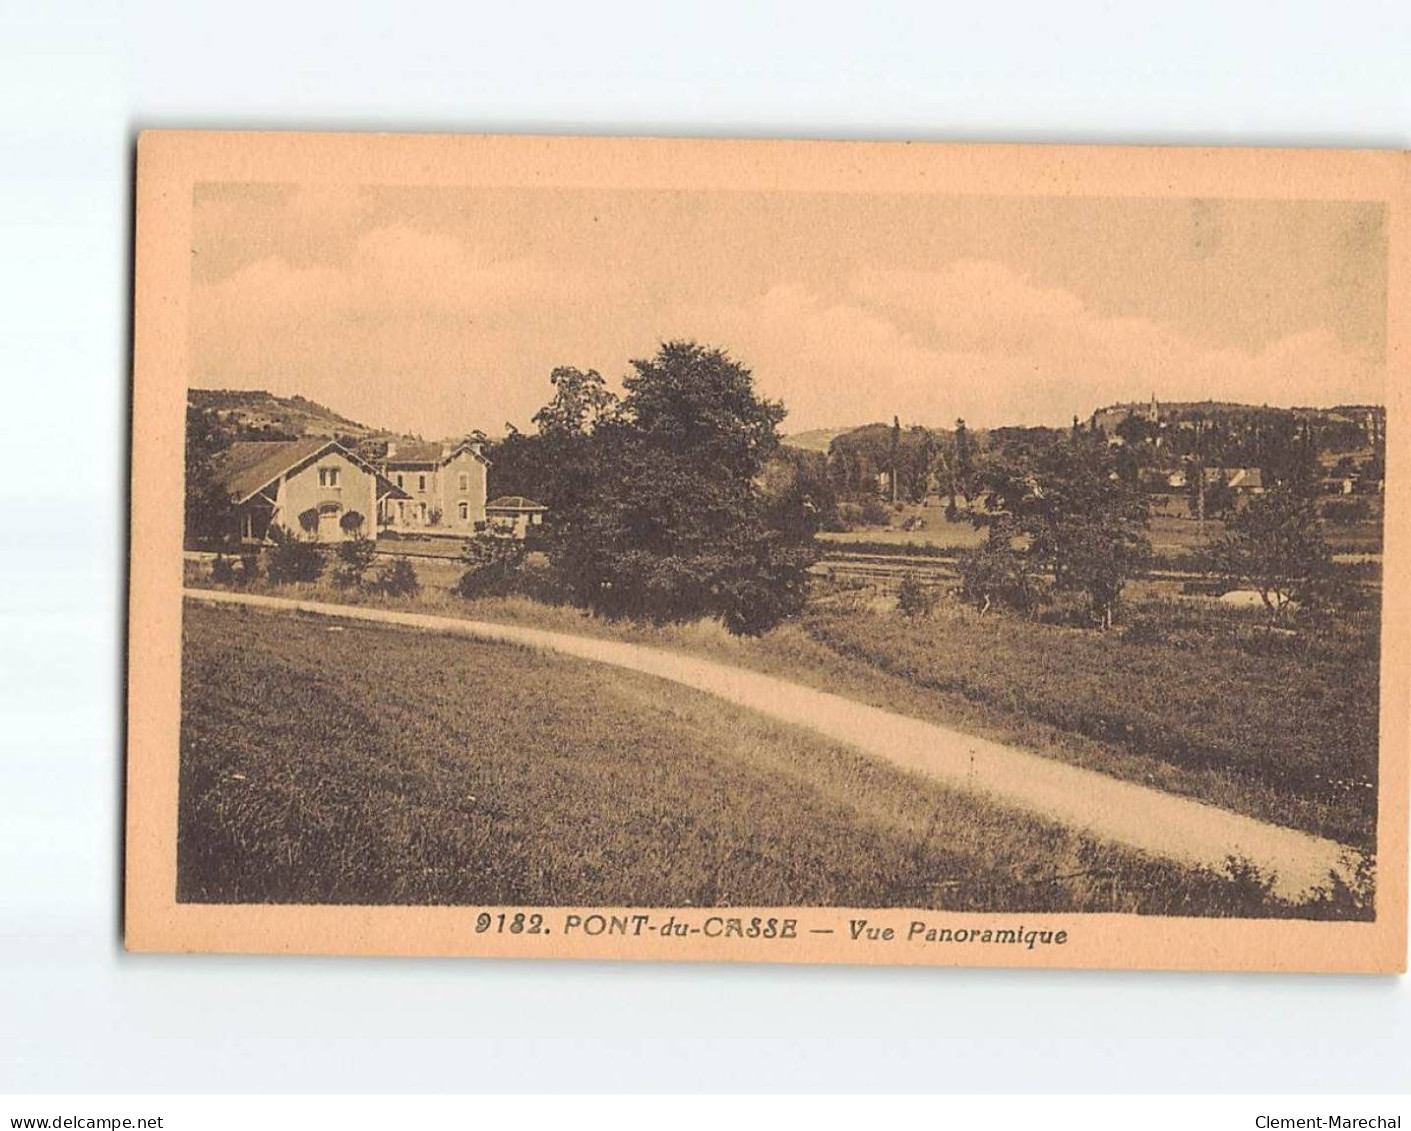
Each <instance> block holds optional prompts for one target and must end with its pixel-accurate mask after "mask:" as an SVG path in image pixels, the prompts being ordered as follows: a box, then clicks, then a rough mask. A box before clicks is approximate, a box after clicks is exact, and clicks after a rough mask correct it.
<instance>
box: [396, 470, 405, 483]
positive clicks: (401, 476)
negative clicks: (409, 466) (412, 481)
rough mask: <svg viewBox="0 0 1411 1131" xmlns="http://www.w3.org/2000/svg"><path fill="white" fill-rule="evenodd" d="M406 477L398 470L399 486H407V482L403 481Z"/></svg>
mask: <svg viewBox="0 0 1411 1131" xmlns="http://www.w3.org/2000/svg"><path fill="white" fill-rule="evenodd" d="M404 478H405V477H404V476H403V475H402V473H401V472H400V471H399V472H397V486H398V487H405V486H406V483H405V482H403V480H404Z"/></svg>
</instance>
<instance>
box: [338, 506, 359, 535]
mask: <svg viewBox="0 0 1411 1131" xmlns="http://www.w3.org/2000/svg"><path fill="white" fill-rule="evenodd" d="M338 528H339V529H340V530H342V531H343V533H344V534H357V533H358V531H360V530H361V529H362V528H363V516H362V515H361V514H360V513H359V512H358V511H344V512H343V517H342V518H340V519H339V520H338Z"/></svg>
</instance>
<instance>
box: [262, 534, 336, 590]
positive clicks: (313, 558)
mask: <svg viewBox="0 0 1411 1131" xmlns="http://www.w3.org/2000/svg"><path fill="white" fill-rule="evenodd" d="M323 566H324V561H323V552H322V551H321V550H320V549H319V548H318V547H317V546H315V545H314V544H313V543H312V542H301V541H299V540H298V539H297V538H280V539H279V540H278V541H277V542H275V544H274V547H273V549H271V550H270V552H269V562H268V563H267V566H266V572H267V573H268V574H269V579H270V580H271V581H273V582H274V583H275V584H276V585H289V584H292V583H294V582H298V581H317V580H318V579H319V577H320V576H321V575H322V574H323Z"/></svg>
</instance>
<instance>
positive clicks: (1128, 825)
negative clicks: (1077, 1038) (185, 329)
mask: <svg viewBox="0 0 1411 1131" xmlns="http://www.w3.org/2000/svg"><path fill="white" fill-rule="evenodd" d="M183 593H184V595H185V596H186V597H187V598H188V599H190V600H195V601H204V602H207V603H209V604H216V605H247V606H254V607H256V608H264V609H277V610H285V611H290V612H295V611H297V612H302V613H312V614H316V615H321V616H330V617H339V618H341V619H344V620H358V621H371V622H373V623H376V624H394V625H403V626H406V627H410V628H418V629H424V630H426V631H428V632H437V633H443V634H448V635H453V636H467V637H472V638H474V639H477V640H491V641H497V642H500V643H506V644H518V645H522V646H526V647H529V648H535V649H540V650H544V651H551V652H558V653H562V654H564V655H568V656H576V657H578V658H580V659H584V660H591V661H593V662H595V663H600V664H611V665H613V666H614V667H619V668H627V669H629V670H631V671H636V672H643V673H645V674H647V675H652V676H656V677H658V678H660V679H668V680H671V681H672V682H673V683H680V684H684V685H685V686H687V687H693V688H696V689H697V690H699V691H704V692H706V693H707V694H710V695H715V696H717V697H719V698H721V699H724V700H726V701H727V702H730V703H734V704H736V705H738V706H741V707H747V708H749V709H750V710H752V711H757V712H759V713H760V714H762V715H765V716H767V717H769V718H771V719H777V720H778V721H780V722H785V723H790V724H792V725H794V726H799V727H804V728H806V729H808V730H812V731H815V732H817V733H818V734H821V735H824V736H826V737H828V738H831V739H834V740H837V741H840V742H844V743H847V744H848V745H850V746H852V747H854V748H856V749H858V750H862V751H865V752H866V753H868V754H871V755H873V756H874V757H877V758H883V759H885V760H887V761H888V762H892V763H893V764H895V765H898V766H901V767H903V768H905V769H908V770H914V771H916V772H919V773H922V774H926V775H927V776H929V777H932V778H935V779H937V780H938V781H941V782H943V783H945V784H946V785H948V786H952V787H955V788H959V789H965V790H971V791H974V792H976V793H983V794H988V795H990V796H991V797H993V798H995V799H996V800H998V801H1000V802H1003V803H1006V804H1009V805H1015V806H1018V807H1020V808H1023V809H1028V810H1031V811H1033V812H1034V813H1036V814H1038V815H1039V816H1041V817H1046V818H1049V819H1051V820H1055V821H1058V822H1060V823H1062V824H1064V825H1066V826H1068V827H1069V828H1072V829H1075V830H1079V831H1084V832H1088V833H1090V834H1092V835H1093V836H1095V837H1098V838H1101V839H1104V840H1110V841H1116V842H1118V843H1120V844H1125V845H1129V846H1131V847H1133V848H1137V849H1140V850H1142V851H1144V852H1149V853H1152V854H1153V855H1157V856H1163V857H1166V858H1168V859H1171V860H1178V861H1181V862H1183V863H1187V864H1195V865H1200V864H1203V865H1207V866H1209V867H1212V868H1215V869H1220V868H1222V867H1223V866H1224V864H1225V861H1226V860H1227V858H1228V857H1230V856H1232V855H1233V856H1238V857H1243V858H1246V859H1248V860H1250V861H1252V862H1253V863H1255V864H1257V865H1258V866H1259V867H1260V868H1261V869H1263V870H1264V871H1265V872H1266V873H1273V874H1275V876H1276V883H1275V891H1276V892H1277V893H1278V894H1280V895H1282V896H1284V897H1286V898H1290V899H1296V898H1298V897H1299V896H1302V895H1304V894H1305V893H1307V892H1308V891H1309V889H1310V888H1313V887H1316V886H1318V885H1322V884H1326V882H1327V879H1328V873H1329V872H1332V871H1336V872H1338V873H1340V874H1344V875H1346V874H1347V872H1348V863H1347V862H1348V859H1349V858H1351V859H1353V860H1355V857H1356V854H1355V852H1354V851H1353V850H1352V849H1349V848H1347V847H1346V846H1344V845H1341V844H1338V843H1337V842H1336V841H1332V840H1326V839H1323V838H1321V837H1316V836H1312V835H1310V834H1308V833H1302V832H1298V831H1297V830H1295V829H1288V828H1283V827H1281V826H1278V825H1270V824H1266V823H1265V822H1263V821H1258V820H1255V819H1254V818H1253V817H1245V816H1241V815H1240V814H1238V813H1231V812H1228V811H1227V810H1224V809H1218V808H1216V807H1215V806H1213V805H1206V804H1204V803H1203V802H1199V801H1192V800H1190V799H1189V798H1185V797H1179V796H1176V795H1174V794H1170V793H1163V792H1162V791H1160V790H1156V789H1150V788H1148V787H1146V786H1142V785H1137V784H1135V783H1132V782H1125V781H1121V780H1119V779H1117V778H1113V777H1109V776H1108V775H1106V774H1101V773H1097V772H1095V771H1092V770H1084V769H1080V768H1078V767H1076V766H1070V765H1067V764H1065V763H1063V762H1059V761H1055V760H1054V759H1052V758H1045V757H1042V756H1041V755H1038V754H1033V753H1030V752H1029V751H1026V750H1021V749H1019V748H1017V747H1013V746H1006V745H1003V744H1002V743H998V742H991V741H989V740H987V739H983V738H976V737H974V736H972V735H968V734H964V733H962V732H961V731H957V730H952V729H950V728H948V727H944V726H940V725H938V724H936V723H930V722H925V721H923V720H921V719H913V718H910V717H908V716H905V715H897V714H893V713H892V712H890V711H884V710H881V709H880V708H877V707H870V706H867V705H866V704H862V703H858V702H856V701H854V700H852V699H845V698H844V697H842V696H841V695H833V694H830V693H828V692H825V691H816V690H814V689H813V688H810V687H804V686H802V685H800V684H797V683H790V682H789V681H788V680H784V679H779V678H777V677H775V676H770V675H764V674H762V673H760V672H753V671H748V670H746V669H743V668H737V667H732V666H730V665H728V664H720V663H716V662H714V661H711V660H703V659H698V658H696V657H694V656H687V655H683V654H681V653H679V652H669V651H666V650H664V649H660V648H650V647H647V646H646V645H642V644H625V643H620V642H618V641H612V640H599V639H595V638H593V637H586V636H575V635H573V634H571V633H567V632H548V631H544V630H542V629H536V628H523V627H520V626H518V625H505V624H494V623H491V622H489V621H472V620H461V619H458V618H455V617H441V616H427V615H423V614H420V613H402V612H395V611H393V610H389V609H373V608H365V607H361V606H354V605H335V604H327V603H324V602H320V601H295V600H289V599H286V598H282V597H265V596H260V595H256V594H249V593H231V592H225V591H223V590H215V589H186V590H183Z"/></svg>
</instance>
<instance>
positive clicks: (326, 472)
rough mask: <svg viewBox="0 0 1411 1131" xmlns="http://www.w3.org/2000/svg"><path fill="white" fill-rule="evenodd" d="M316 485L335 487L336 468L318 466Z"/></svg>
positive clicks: (336, 481) (336, 479)
mask: <svg viewBox="0 0 1411 1131" xmlns="http://www.w3.org/2000/svg"><path fill="white" fill-rule="evenodd" d="M318 485H319V486H320V487H337V486H338V469H337V468H336V467H320V468H319V469H318Z"/></svg>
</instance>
